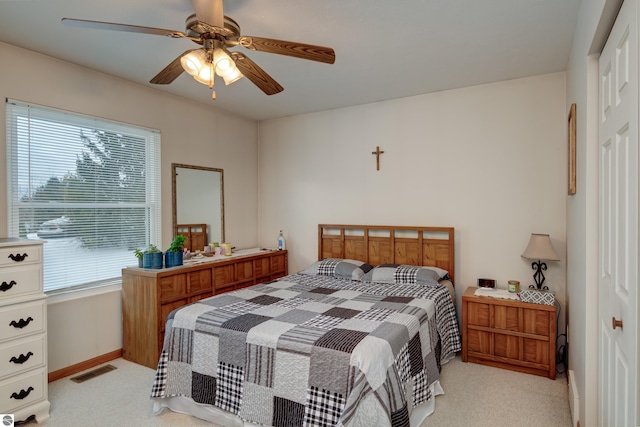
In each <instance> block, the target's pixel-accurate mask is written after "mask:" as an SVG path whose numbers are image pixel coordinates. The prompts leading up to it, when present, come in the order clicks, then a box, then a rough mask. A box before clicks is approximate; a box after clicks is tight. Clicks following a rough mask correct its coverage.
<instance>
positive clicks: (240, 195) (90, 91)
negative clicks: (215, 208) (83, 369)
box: [0, 43, 258, 371]
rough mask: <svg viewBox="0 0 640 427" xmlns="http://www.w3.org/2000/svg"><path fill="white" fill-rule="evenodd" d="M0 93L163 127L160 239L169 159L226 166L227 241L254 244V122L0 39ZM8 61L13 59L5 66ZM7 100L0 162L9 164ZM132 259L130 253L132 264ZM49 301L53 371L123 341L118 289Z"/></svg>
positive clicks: (3, 211) (0, 124)
mask: <svg viewBox="0 0 640 427" xmlns="http://www.w3.org/2000/svg"><path fill="white" fill-rule="evenodd" d="M0 58H1V62H2V64H3V66H2V67H0V96H1V97H2V98H3V99H4V98H12V99H16V100H21V101H27V102H31V103H35V104H40V105H45V106H50V107H55V108H59V109H64V110H69V111H73V112H79V113H83V114H87V115H92V116H98V117H102V118H106V119H110V120H115V121H120V122H126V123H132V124H135V125H140V126H145V127H149V128H153V129H159V130H160V131H161V139H162V151H161V159H162V160H161V162H162V166H161V167H162V170H161V175H162V234H163V237H162V246H163V247H166V246H168V245H169V242H170V241H171V239H172V229H171V163H173V162H175V163H185V164H192V165H199V166H210V167H216V168H222V169H224V185H225V221H226V236H227V239H228V241H230V242H232V243H233V244H235V245H236V246H238V247H241V248H242V247H251V246H255V245H256V244H257V184H256V181H257V132H258V125H257V123H256V122H254V121H252V120H246V119H243V118H239V117H237V116H234V115H231V114H227V113H225V112H222V111H220V110H216V109H214V108H213V107H211V106H209V105H205V104H196V103H191V102H186V101H184V100H181V99H180V98H178V97H174V96H170V95H166V94H163V93H161V92H160V91H158V90H155V89H153V88H147V87H144V86H141V85H136V84H132V83H129V82H126V81H124V80H120V79H116V78H113V77H111V76H108V75H105V74H102V73H99V72H95V71H92V70H89V69H86V68H82V67H78V66H75V65H72V64H69V63H66V62H63V61H59V60H55V59H52V58H50V57H47V56H44V55H40V54H36V53H34V52H30V51H27V50H23V49H19V48H16V47H14V46H11V45H7V44H3V43H0ZM7 64H11V66H8V65H7ZM4 109H5V104H4V102H2V103H1V105H0V116H1V117H3V119H2V120H0V165H3V166H2V170H3V171H4V170H5V168H4V165H5V164H6V158H5V156H6V150H5V134H6V131H5V121H4V116H5V114H4ZM6 187H7V186H6V175H5V174H4V173H2V174H0V235H6V228H7V216H6V215H7V206H6V200H7V197H6ZM134 263H135V260H134V259H133V255H132V264H134ZM80 296H81V297H80V298H76V297H77V296H76V297H74V298H73V299H67V298H60V297H54V298H50V301H49V326H50V330H49V369H50V371H55V370H59V369H62V368H64V367H67V366H70V365H73V364H75V363H79V362H82V361H85V360H87V359H90V358H93V357H96V356H99V355H101V354H105V353H108V352H110V351H114V350H117V349H119V348H121V346H122V337H121V329H122V325H121V317H122V314H121V306H120V292H119V290H118V289H117V288H116V289H115V290H112V291H111V292H107V293H102V294H99V295H93V294H92V293H88V295H87V294H81V295H80Z"/></svg>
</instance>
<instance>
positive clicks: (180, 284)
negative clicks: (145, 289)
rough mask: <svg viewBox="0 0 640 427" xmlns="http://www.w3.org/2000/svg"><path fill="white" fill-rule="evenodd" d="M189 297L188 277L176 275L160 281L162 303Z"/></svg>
mask: <svg viewBox="0 0 640 427" xmlns="http://www.w3.org/2000/svg"><path fill="white" fill-rule="evenodd" d="M186 296H187V275H186V274H176V275H174V276H168V277H163V278H161V279H160V302H166V301H171V300H175V299H176V298H184V297H186Z"/></svg>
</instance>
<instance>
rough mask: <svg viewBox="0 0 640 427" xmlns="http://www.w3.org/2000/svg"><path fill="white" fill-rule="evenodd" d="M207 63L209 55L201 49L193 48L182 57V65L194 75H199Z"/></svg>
mask: <svg viewBox="0 0 640 427" xmlns="http://www.w3.org/2000/svg"><path fill="white" fill-rule="evenodd" d="M206 63H207V55H206V53H205V52H204V51H203V50H201V49H196V50H192V51H191V52H189V53H187V54H186V55H183V56H182V58H180V65H182V68H184V70H185V71H186V72H187V73H189V74H191V75H192V76H197V75H198V74H199V73H200V71H201V70H202V68H203V67H204V65H205V64H206Z"/></svg>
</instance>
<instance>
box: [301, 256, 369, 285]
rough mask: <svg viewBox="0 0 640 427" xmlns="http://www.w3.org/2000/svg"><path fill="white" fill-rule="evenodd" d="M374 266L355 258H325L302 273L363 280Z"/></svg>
mask: <svg viewBox="0 0 640 427" xmlns="http://www.w3.org/2000/svg"><path fill="white" fill-rule="evenodd" d="M372 268H373V266H372V265H371V264H367V263H366V262H363V261H357V260H355V259H342V258H325V259H323V260H320V261H316V262H314V263H313V264H311V266H309V267H308V268H307V269H305V270H302V271H301V272H300V273H302V274H306V275H309V276H330V277H337V278H340V279H351V280H361V279H362V276H364V275H365V273H367V272H368V271H369V270H371V269H372Z"/></svg>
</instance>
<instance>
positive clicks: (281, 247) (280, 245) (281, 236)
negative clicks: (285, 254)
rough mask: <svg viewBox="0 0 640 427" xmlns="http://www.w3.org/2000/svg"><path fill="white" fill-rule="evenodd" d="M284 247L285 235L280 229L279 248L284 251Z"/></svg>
mask: <svg viewBox="0 0 640 427" xmlns="http://www.w3.org/2000/svg"><path fill="white" fill-rule="evenodd" d="M284 249H285V247H284V235H283V234H282V230H280V233H278V250H279V251H284Z"/></svg>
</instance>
